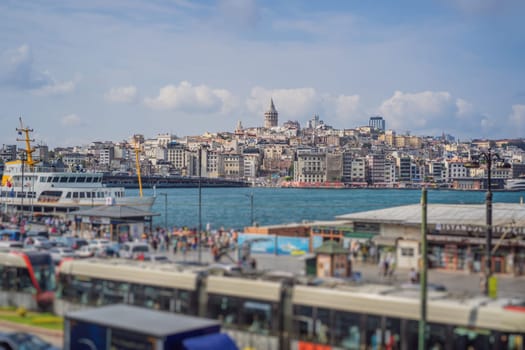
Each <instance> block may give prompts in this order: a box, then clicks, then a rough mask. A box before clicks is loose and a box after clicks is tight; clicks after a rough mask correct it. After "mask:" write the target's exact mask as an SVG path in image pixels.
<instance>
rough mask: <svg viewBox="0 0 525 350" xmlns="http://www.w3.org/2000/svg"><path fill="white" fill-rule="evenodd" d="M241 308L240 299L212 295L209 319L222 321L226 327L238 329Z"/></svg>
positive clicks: (209, 304) (210, 297) (209, 299)
mask: <svg viewBox="0 0 525 350" xmlns="http://www.w3.org/2000/svg"><path fill="white" fill-rule="evenodd" d="M241 307H242V304H241V303H240V302H239V299H238V298H234V297H227V296H221V295H213V294H212V295H210V296H209V298H208V317H210V318H215V319H218V320H221V321H222V323H223V325H225V326H226V327H230V328H236V326H237V324H238V319H239V318H238V312H239V311H240V309H241Z"/></svg>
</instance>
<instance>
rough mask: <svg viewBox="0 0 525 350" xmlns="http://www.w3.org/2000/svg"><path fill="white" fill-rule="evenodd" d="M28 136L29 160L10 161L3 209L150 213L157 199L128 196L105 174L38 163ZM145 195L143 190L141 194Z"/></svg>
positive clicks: (0, 189) (1, 194)
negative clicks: (118, 208)
mask: <svg viewBox="0 0 525 350" xmlns="http://www.w3.org/2000/svg"><path fill="white" fill-rule="evenodd" d="M20 123H21V128H20V129H17V130H18V131H19V133H20V132H24V133H25V134H26V135H25V136H26V138H25V141H26V149H25V151H24V152H25V154H24V155H25V156H26V157H24V158H26V159H25V160H14V161H10V162H7V163H6V164H5V166H4V172H3V175H2V181H1V186H0V205H1V206H2V209H3V208H6V207H9V208H15V209H16V210H23V211H29V210H31V211H33V212H34V213H35V214H38V213H39V212H40V213H49V212H69V211H72V210H77V209H80V208H83V207H92V206H98V205H125V206H133V207H136V208H138V209H141V210H145V211H150V210H151V207H152V205H153V202H154V201H155V197H153V196H134V197H126V196H125V191H124V187H106V186H105V185H104V184H103V183H102V173H98V172H69V171H58V170H57V169H55V168H50V167H44V166H42V165H39V164H37V163H36V162H35V161H34V160H33V158H32V153H33V151H34V150H33V149H32V148H31V145H30V142H29V141H30V139H29V132H30V131H32V130H31V129H28V128H24V127H23V125H22V121H20ZM141 192H142V191H141Z"/></svg>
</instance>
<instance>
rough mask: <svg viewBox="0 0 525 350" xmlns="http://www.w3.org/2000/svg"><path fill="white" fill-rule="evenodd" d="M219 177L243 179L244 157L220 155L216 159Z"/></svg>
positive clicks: (234, 154)
mask: <svg viewBox="0 0 525 350" xmlns="http://www.w3.org/2000/svg"><path fill="white" fill-rule="evenodd" d="M218 163H219V164H218V173H219V177H224V178H227V179H240V178H243V177H244V157H243V156H242V154H239V153H220V154H219V157H218Z"/></svg>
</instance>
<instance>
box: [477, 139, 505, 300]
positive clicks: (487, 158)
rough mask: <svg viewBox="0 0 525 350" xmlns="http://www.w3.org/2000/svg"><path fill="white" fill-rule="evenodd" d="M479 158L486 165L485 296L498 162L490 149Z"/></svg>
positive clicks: (487, 285)
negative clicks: (494, 182)
mask: <svg viewBox="0 0 525 350" xmlns="http://www.w3.org/2000/svg"><path fill="white" fill-rule="evenodd" d="M480 156H481V157H482V158H483V159H484V160H485V161H486V163H487V194H486V196H485V206H486V209H485V210H486V212H485V223H486V226H487V228H486V230H487V232H486V233H487V235H486V244H485V245H486V247H485V255H486V256H485V259H486V260H485V285H484V292H485V295H487V296H488V295H489V280H490V277H491V276H492V249H491V247H492V161H493V160H499V159H500V158H499V156H498V155H497V154H496V153H494V152H493V151H492V149H491V148H489V149H488V151H487V152H480Z"/></svg>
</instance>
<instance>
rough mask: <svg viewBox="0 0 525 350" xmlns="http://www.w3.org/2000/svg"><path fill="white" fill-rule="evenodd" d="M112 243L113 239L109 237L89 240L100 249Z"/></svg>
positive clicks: (91, 244) (90, 243)
mask: <svg viewBox="0 0 525 350" xmlns="http://www.w3.org/2000/svg"><path fill="white" fill-rule="evenodd" d="M110 244H111V241H110V240H109V239H93V240H91V241H89V245H90V246H94V247H97V248H100V249H104V248H105V247H106V246H108V245H110Z"/></svg>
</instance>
